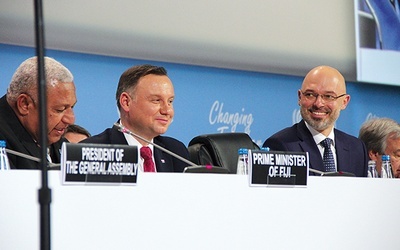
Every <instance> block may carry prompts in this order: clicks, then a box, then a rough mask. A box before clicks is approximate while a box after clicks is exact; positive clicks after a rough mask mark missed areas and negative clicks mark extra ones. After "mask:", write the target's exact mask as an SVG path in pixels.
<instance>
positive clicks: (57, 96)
mask: <svg viewBox="0 0 400 250" xmlns="http://www.w3.org/2000/svg"><path fill="white" fill-rule="evenodd" d="M37 72H38V70H37V59H36V57H31V58H29V59H27V60H25V61H24V62H23V63H22V64H21V65H20V66H19V67H18V69H17V70H16V71H15V73H14V75H13V77H12V79H11V82H10V85H9V87H8V89H7V94H6V95H4V96H3V97H2V98H1V99H0V140H5V141H6V144H7V148H8V149H11V150H14V151H17V152H19V153H22V154H25V155H28V156H33V157H35V158H37V159H40V156H41V149H40V143H39V131H40V122H39V106H38V103H39V98H38V91H37V90H38V84H37V83H38V73H37ZM45 73H46V76H45V77H46V89H47V129H48V133H47V138H48V141H47V145H48V151H49V155H48V157H47V159H48V161H51V162H52V163H60V148H61V144H62V142H63V141H65V139H63V138H62V136H63V134H64V131H65V129H66V128H67V127H68V126H69V125H70V124H72V123H74V121H75V115H74V111H73V107H74V105H75V103H76V95H75V85H74V83H73V76H72V74H71V72H70V71H69V70H68V69H67V68H66V67H65V66H63V65H62V64H61V63H59V62H57V61H56V60H54V59H52V58H49V57H45ZM8 158H9V161H10V167H11V169H38V168H39V167H40V164H39V163H38V162H37V161H34V160H31V159H26V158H24V157H21V156H17V155H15V154H10V153H9V154H8Z"/></svg>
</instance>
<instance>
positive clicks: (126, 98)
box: [119, 92, 132, 111]
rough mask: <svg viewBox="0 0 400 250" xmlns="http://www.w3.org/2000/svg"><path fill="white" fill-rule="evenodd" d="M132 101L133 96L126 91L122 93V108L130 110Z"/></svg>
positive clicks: (120, 99) (120, 98)
mask: <svg viewBox="0 0 400 250" xmlns="http://www.w3.org/2000/svg"><path fill="white" fill-rule="evenodd" d="M131 101H132V98H131V96H130V95H129V94H128V93H126V92H122V93H121V95H120V96H119V104H120V105H121V108H122V109H123V110H125V111H129V106H130V105H131Z"/></svg>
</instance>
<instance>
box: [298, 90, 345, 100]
mask: <svg viewBox="0 0 400 250" xmlns="http://www.w3.org/2000/svg"><path fill="white" fill-rule="evenodd" d="M300 93H301V94H302V95H303V96H304V97H305V98H306V99H307V100H309V101H311V100H314V101H316V100H317V99H318V96H321V99H322V100H323V101H324V102H333V101H336V100H337V99H339V98H340V97H343V96H346V95H347V94H346V93H344V94H341V95H339V96H333V95H329V94H317V93H313V92H309V93H308V92H307V93H306V92H303V91H301V90H300ZM311 97H313V99H310V98H311Z"/></svg>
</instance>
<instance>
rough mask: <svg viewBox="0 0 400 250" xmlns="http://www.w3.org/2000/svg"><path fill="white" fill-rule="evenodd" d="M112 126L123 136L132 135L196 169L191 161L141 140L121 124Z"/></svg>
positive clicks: (140, 137)
mask: <svg viewBox="0 0 400 250" xmlns="http://www.w3.org/2000/svg"><path fill="white" fill-rule="evenodd" d="M114 125H115V126H117V127H118V130H119V131H120V132H122V133H124V134H129V135H132V136H134V137H136V138H139V139H140V140H143V141H145V142H147V143H148V144H151V145H153V146H154V147H156V148H158V149H160V150H161V151H164V152H165V153H167V154H169V155H172V156H173V157H175V158H177V159H179V160H181V161H183V162H184V163H187V164H188V165H190V166H192V167H197V166H198V165H196V164H194V163H193V162H191V161H189V160H187V159H185V158H183V157H182V156H180V155H177V154H175V153H174V152H171V151H169V150H168V149H165V148H163V147H161V146H159V145H157V144H155V143H153V142H151V141H149V140H147V139H145V138H143V137H142V136H140V135H138V134H135V133H133V132H132V131H130V130H129V129H127V128H126V127H125V126H123V125H122V124H121V123H117V122H116V123H114Z"/></svg>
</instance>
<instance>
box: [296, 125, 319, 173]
mask: <svg viewBox="0 0 400 250" xmlns="http://www.w3.org/2000/svg"><path fill="white" fill-rule="evenodd" d="M297 136H298V137H299V139H300V143H299V144H300V148H301V149H302V150H303V152H308V153H309V164H310V168H312V169H316V170H319V171H325V169H324V164H323V161H322V157H321V153H320V152H319V149H318V146H317V145H316V144H315V141H314V138H313V137H312V135H311V133H310V131H309V130H308V128H307V126H306V124H305V122H304V120H302V121H301V122H300V123H299V126H298V127H297Z"/></svg>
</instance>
